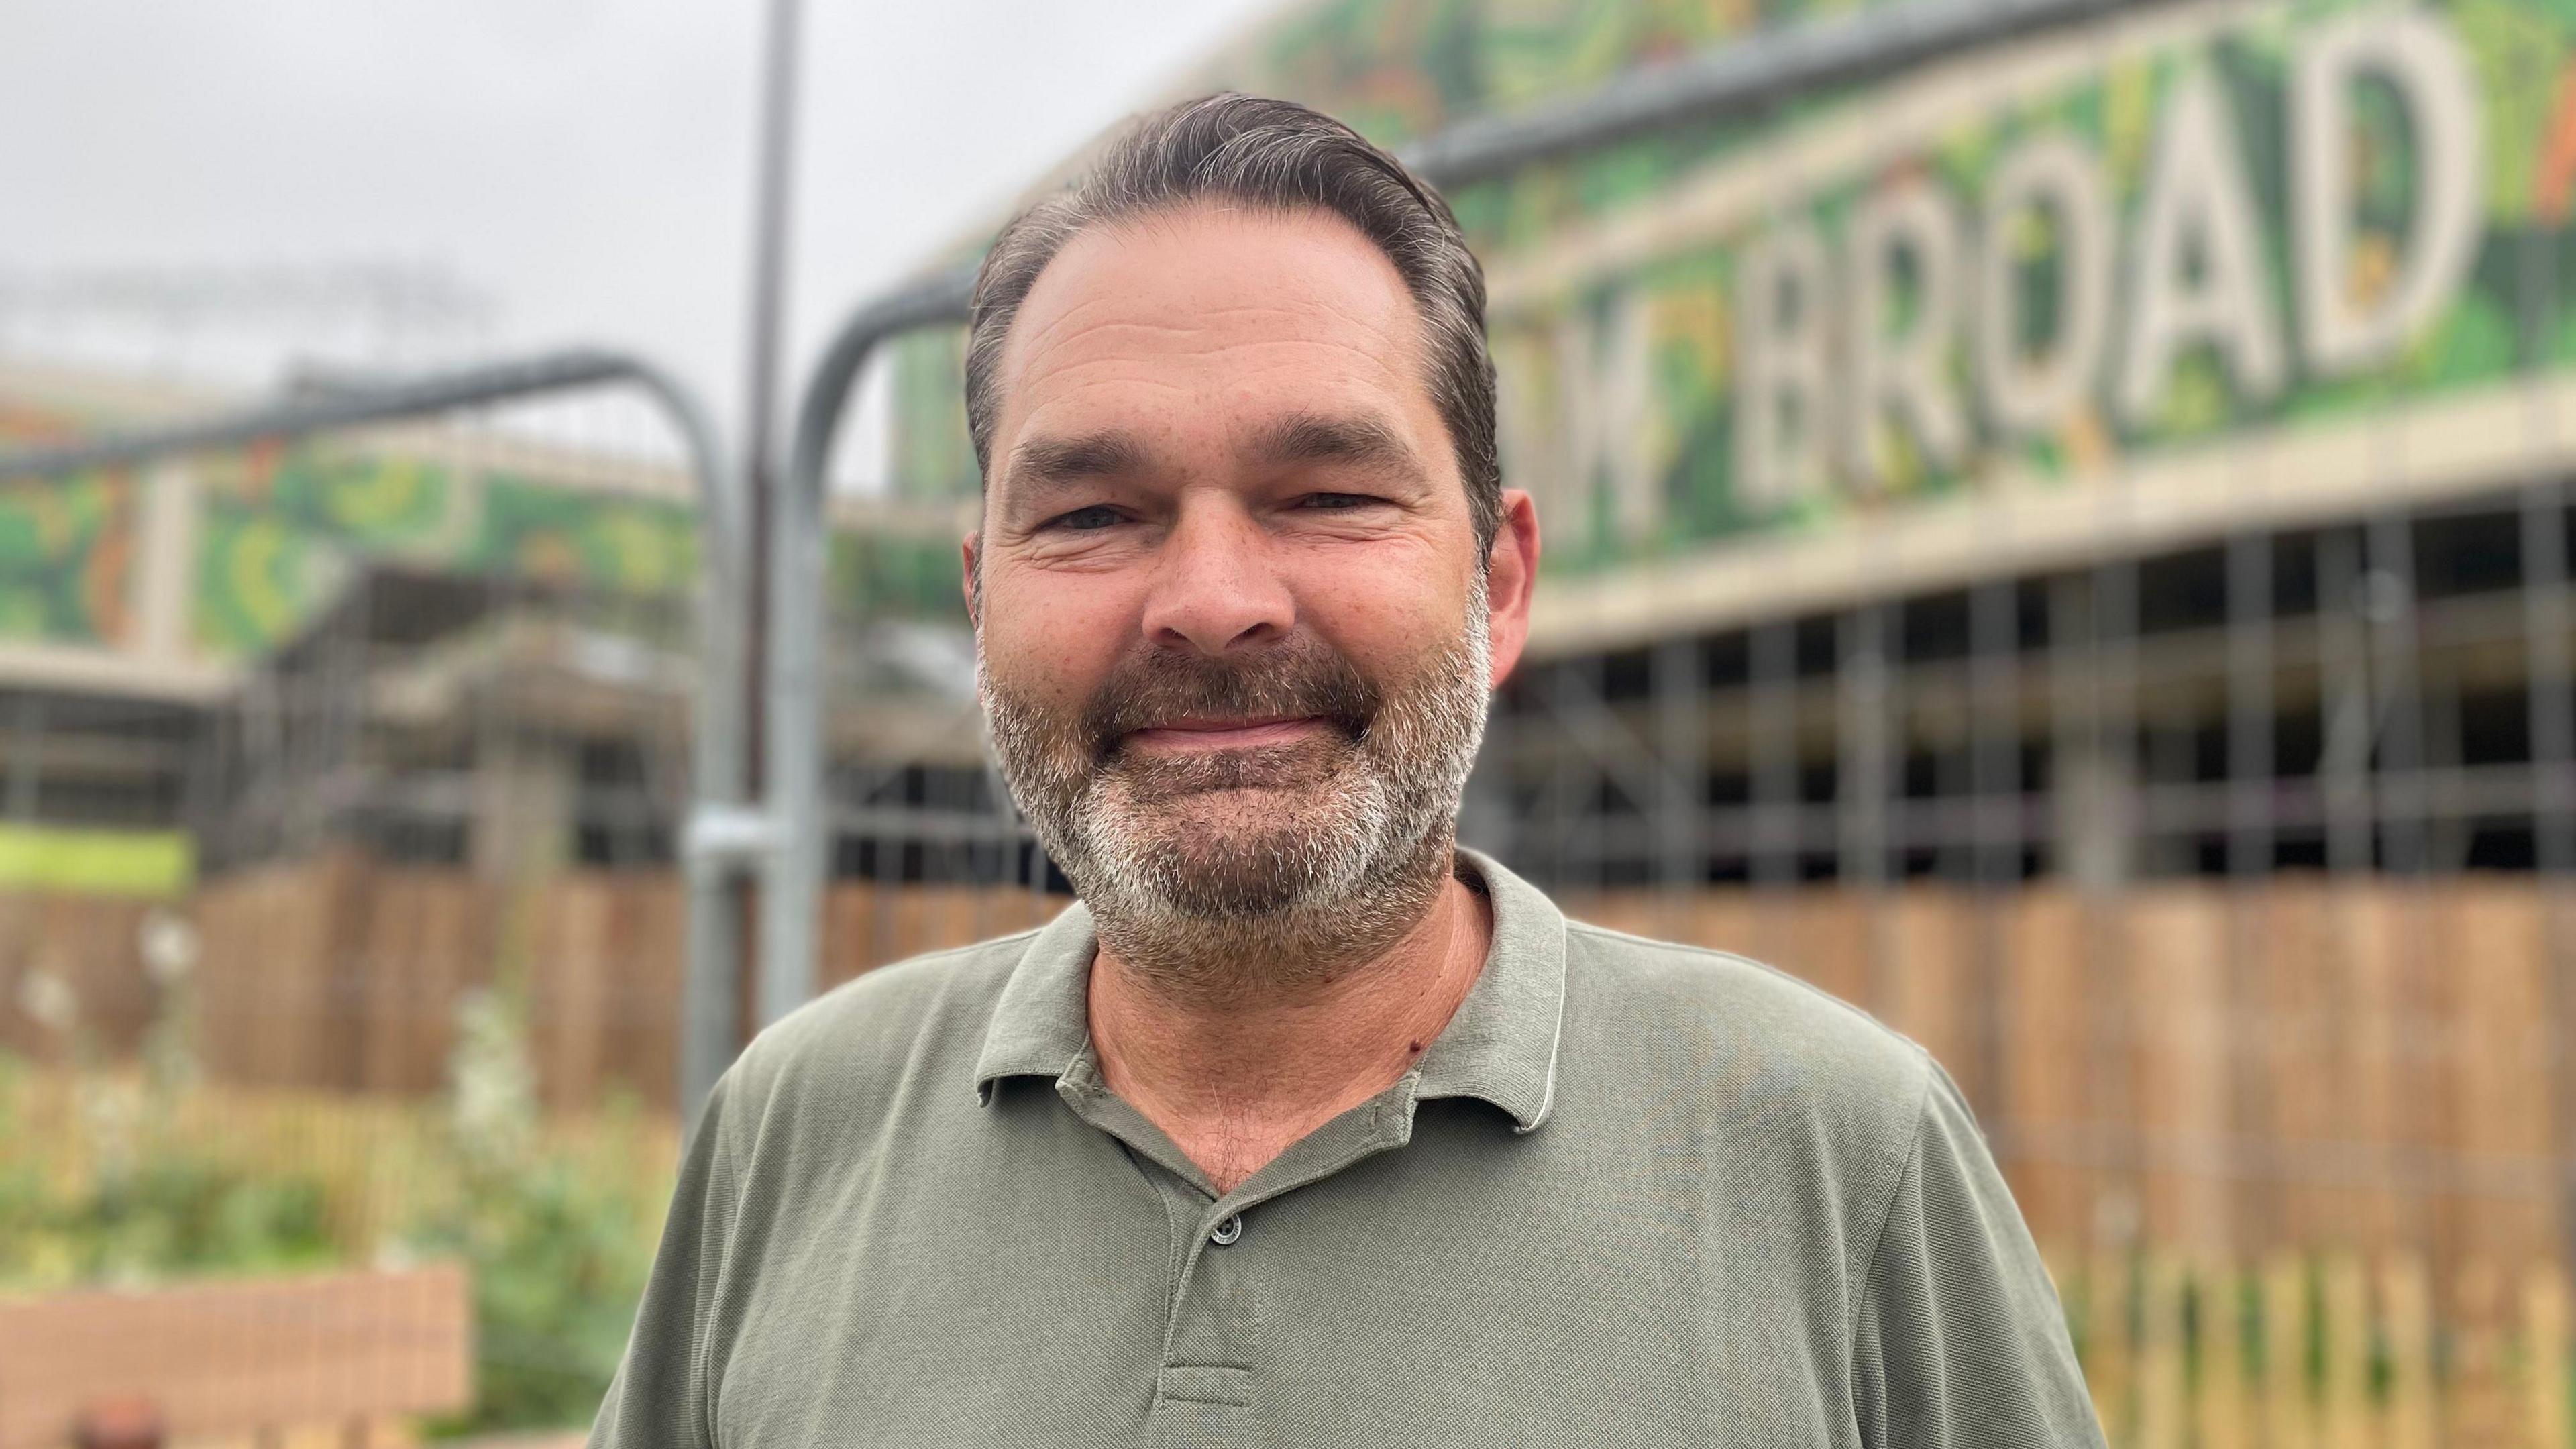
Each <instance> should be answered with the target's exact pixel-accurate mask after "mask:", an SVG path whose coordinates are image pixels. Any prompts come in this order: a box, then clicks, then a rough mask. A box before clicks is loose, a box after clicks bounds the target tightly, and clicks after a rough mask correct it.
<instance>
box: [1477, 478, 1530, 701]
mask: <svg viewBox="0 0 2576 1449" xmlns="http://www.w3.org/2000/svg"><path fill="white" fill-rule="evenodd" d="M1537 584H1538V505H1537V504H1536V503H1533V502H1531V501H1530V496H1529V494H1528V493H1526V492H1524V491H1523V490H1521V489H1518V488H1506V489H1504V490H1503V516H1502V519H1501V524H1500V526H1499V527H1497V528H1496V529H1495V530H1494V544H1493V547H1492V549H1490V550H1489V551H1488V552H1487V553H1486V555H1485V605H1486V609H1487V611H1488V612H1487V614H1486V625H1485V630H1486V637H1487V638H1488V639H1489V640H1491V641H1492V644H1493V653H1494V677H1493V681H1492V683H1493V687H1494V688H1497V689H1499V688H1501V687H1502V683H1503V681H1504V680H1506V679H1509V678H1510V677H1511V674H1512V670H1513V669H1514V668H1516V667H1517V666H1518V665H1519V664H1520V662H1521V650H1522V648H1523V647H1525V646H1526V645H1527V644H1528V643H1529V626H1530V593H1531V590H1532V589H1534V588H1535V587H1536V586H1537Z"/></svg>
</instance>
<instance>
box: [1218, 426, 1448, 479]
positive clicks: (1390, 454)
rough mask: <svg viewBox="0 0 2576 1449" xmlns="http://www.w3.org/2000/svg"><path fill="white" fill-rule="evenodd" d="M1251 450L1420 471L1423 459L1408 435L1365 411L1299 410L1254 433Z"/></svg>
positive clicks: (1272, 456)
mask: <svg viewBox="0 0 2576 1449" xmlns="http://www.w3.org/2000/svg"><path fill="white" fill-rule="evenodd" d="M1250 452H1251V455H1252V456H1253V457H1255V458H1258V459H1259V460H1261V461H1262V462H1265V463H1357V464H1362V465H1367V466H1376V467H1386V468H1399V469H1403V470H1405V471H1408V472H1416V473H1418V472H1420V471H1422V460H1421V459H1420V458H1417V457H1415V456H1414V452H1413V446H1412V445H1411V444H1410V443H1407V442H1406V441H1405V440H1404V435H1403V434H1402V433H1399V432H1397V431H1396V430H1395V429H1394V428H1393V427H1391V426H1389V425H1388V424H1386V423H1385V422H1383V421H1381V420H1379V419H1377V418H1373V417H1368V416H1366V415H1360V416H1353V417H1338V416H1330V415H1327V414H1323V413H1298V414H1295V415H1293V416H1290V417H1286V418H1282V419H1280V420H1278V421H1277V422H1274V423H1271V424H1269V425H1268V426H1266V427H1264V428H1262V429H1261V431H1259V432H1258V433H1255V434H1254V435H1253V437H1252V446H1251V449H1250Z"/></svg>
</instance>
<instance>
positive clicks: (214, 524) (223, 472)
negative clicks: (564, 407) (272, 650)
mask: <svg viewBox="0 0 2576 1449" xmlns="http://www.w3.org/2000/svg"><path fill="white" fill-rule="evenodd" d="M208 479H209V485H210V486H209V487H208V488H207V490H206V496H205V499H204V502H203V505H202V506H203V509H204V521H203V524H202V526H201V529H200V532H199V535H198V537H199V549H200V552H199V558H198V567H197V599H196V606H195V611H194V613H195V618H194V622H195V627H196V633H197V638H198V641H199V643H200V644H201V645H202V646H203V647H204V648H205V649H206V650H207V651H208V652H209V653H211V654H214V655H217V656H220V657H238V656H240V655H243V654H250V653H256V652H258V651H260V650H262V649H265V648H268V647H271V646H272V645H274V644H276V643H277V642H278V641H279V640H281V639H283V638H285V637H287V636H288V635H290V634H292V633H293V632H294V631H295V630H296V629H297V628H299V627H300V626H301V625H302V624H303V622H304V621H305V620H307V619H309V618H310V617H312V615H313V613H314V611H315V610H317V609H318V608H320V607H321V606H322V605H323V604H324V603H325V602H327V601H328V600H329V598H330V596H331V594H332V592H333V590H335V589H336V588H337V587H338V586H339V584H340V582H341V580H342V579H343V578H345V576H346V571H347V568H348V566H349V564H350V563H351V562H353V561H355V560H358V559H363V558H384V559H397V560H402V561H406V562H413V563H420V564H427V565H433V566H444V567H451V568H455V569H458V570H460V571H465V572H478V573H501V574H508V575H512V576H515V577H522V578H531V579H537V580H540V581H544V582H549V583H560V584H564V585H567V586H570V587H574V588H579V589H584V590H590V591H597V592H604V593H619V594H648V595H675V594H681V593H684V592H686V591H687V590H688V589H689V588H691V587H692V586H693V581H694V578H695V571H696V566H697V565H696V558H697V532H696V518H695V514H694V512H693V511H692V510H691V509H689V508H687V507H684V506H682V505H680V504H678V503H674V502H669V501H665V500H661V499H656V498H649V497H637V496H634V495H631V494H621V493H606V492H599V491H595V490H585V489H576V488H571V487H566V486H564V485H560V484H547V483H543V482H540V481H538V480H535V479H532V478H529V477H526V476H524V475H522V474H518V473H514V472H509V471H499V470H466V469H459V468H454V467H450V466H448V465H445V464H441V463H436V462H430V461H425V460H422V459H417V458H404V457H389V456H383V455H376V454H362V453H344V452H338V451H335V450H332V449H329V448H327V447H325V446H320V445H316V446H308V447H300V448H295V449H291V450H287V451H285V452H282V453H258V452H253V453H248V454H242V455H236V456H232V457H227V458H224V459H222V460H219V461H218V462H216V463H215V464H214V465H212V466H211V467H210V468H209V469H208Z"/></svg>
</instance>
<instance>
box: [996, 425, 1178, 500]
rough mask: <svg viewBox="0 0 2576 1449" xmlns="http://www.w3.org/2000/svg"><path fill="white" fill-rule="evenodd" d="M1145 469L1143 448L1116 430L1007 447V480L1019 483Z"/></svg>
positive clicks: (1044, 484)
mask: <svg viewBox="0 0 2576 1449" xmlns="http://www.w3.org/2000/svg"><path fill="white" fill-rule="evenodd" d="M1143 471H1145V450H1144V449H1143V448H1142V447H1140V446H1138V445H1137V443H1136V441H1135V440H1134V439H1132V438H1129V437H1127V436H1125V435H1123V434H1119V433H1088V434H1085V435H1083V436H1081V437H1076V438H1031V439H1030V440H1028V441H1027V442H1025V443H1022V444H1020V445H1019V446H1018V447H1016V448H1013V449H1012V450H1011V466H1010V472H1009V475H1008V476H1009V478H1010V480H1011V481H1012V482H1013V483H1015V484H1019V485H1021V486H1024V487H1027V486H1035V487H1037V488H1041V489H1045V488H1053V487H1061V486H1063V485H1065V484H1068V483H1079V482H1082V481H1084V480H1085V479H1091V478H1116V477H1121V476H1125V475H1130V474H1135V473H1141V472H1143Z"/></svg>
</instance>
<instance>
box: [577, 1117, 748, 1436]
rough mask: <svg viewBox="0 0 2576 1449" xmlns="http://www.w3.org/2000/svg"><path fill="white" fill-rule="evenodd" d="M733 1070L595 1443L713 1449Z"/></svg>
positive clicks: (694, 1145)
mask: <svg viewBox="0 0 2576 1449" xmlns="http://www.w3.org/2000/svg"><path fill="white" fill-rule="evenodd" d="M732 1080H733V1078H732V1076H731V1075H730V1074H727V1075H726V1076H725V1077H724V1078H723V1079H721V1080H719V1081H718V1082H717V1083H716V1087H715V1090H714V1091H713V1092H711V1093H709V1094H708V1096H707V1104H706V1107H705V1109H704V1110H703V1111H702V1112H700V1113H699V1116H698V1126H697V1130H696V1131H695V1132H693V1133H691V1134H690V1140H689V1145H688V1149H687V1151H686V1152H685V1153H683V1154H682V1156H681V1160H680V1180H679V1185H678V1186H677V1187H676V1188H674V1189H673V1190H672V1193H671V1211H670V1216H669V1217H668V1218H667V1219H666V1220H665V1222H664V1224H663V1227H662V1245H661V1247H660V1248H659V1249H658V1250H656V1251H655V1253H654V1256H653V1271H652V1276H651V1277H649V1278H647V1279H646V1280H645V1283H644V1301H643V1304H642V1306H641V1307H640V1308H638V1309H637V1310H636V1314H635V1327H634V1329H633V1331H632V1332H631V1333H630V1334H629V1335H628V1337H627V1340H626V1356H625V1357H624V1358H623V1359H622V1360H620V1361H619V1363H618V1366H617V1376H616V1377H615V1378H614V1379H612V1380H610V1382H609V1385H608V1398H607V1401H606V1402H604V1403H603V1404H601V1405H600V1410H599V1417H598V1419H597V1420H595V1421H594V1422H593V1423H592V1424H591V1429H590V1441H589V1444H588V1449H713V1443H714V1440H713V1426H712V1423H711V1418H712V1413H711V1409H712V1406H711V1405H710V1404H708V1402H707V1401H706V1397H705V1387H706V1386H705V1375H704V1365H705V1346H706V1334H707V1319H708V1314H709V1311H710V1309H711V1308H712V1305H713V1301H714V1285H715V1281H716V1271H717V1269H718V1268H719V1267H721V1266H722V1264H723V1260H724V1257H723V1254H724V1241H725V1237H726V1235H727V1233H728V1232H729V1230H730V1227H731V1224H732V1221H733V1206H734V1184H733V1174H732V1172H731V1169H730V1163H729V1162H728V1160H727V1158H726V1156H725V1153H726V1150H727V1144H726V1142H725V1133H724V1131H723V1127H722V1124H723V1122H724V1103H725V1094H726V1089H727V1086H728V1084H729V1083H730V1082H731V1081H732Z"/></svg>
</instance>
